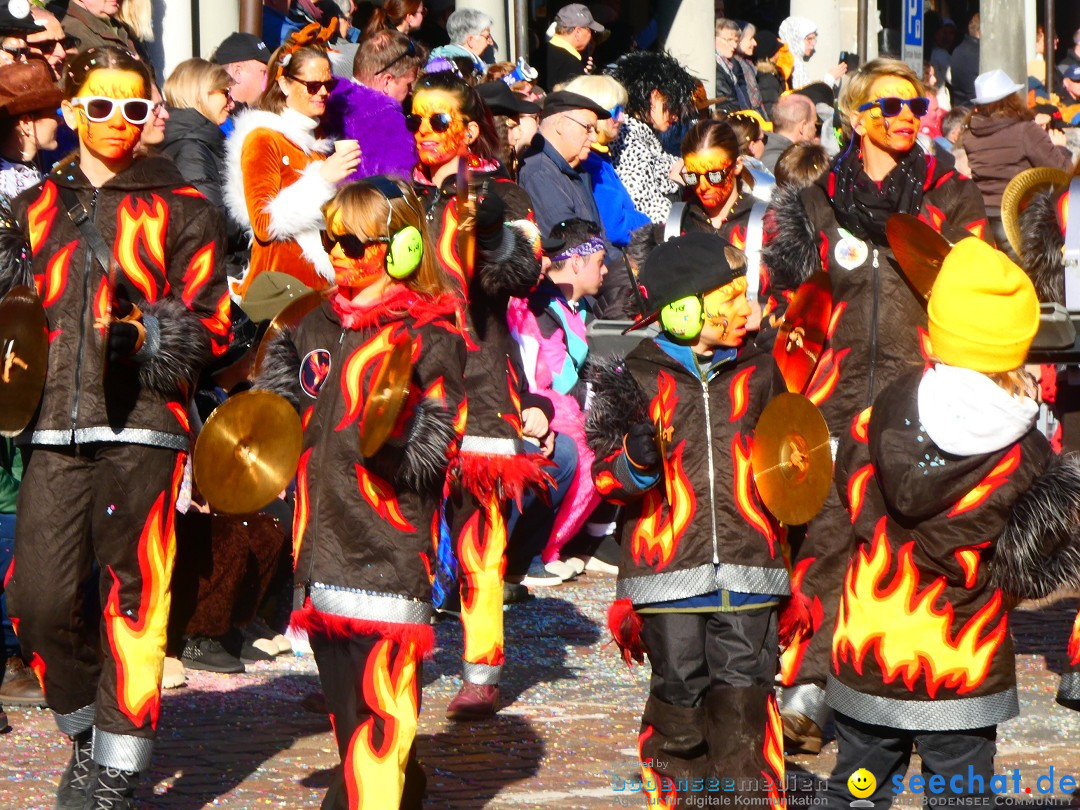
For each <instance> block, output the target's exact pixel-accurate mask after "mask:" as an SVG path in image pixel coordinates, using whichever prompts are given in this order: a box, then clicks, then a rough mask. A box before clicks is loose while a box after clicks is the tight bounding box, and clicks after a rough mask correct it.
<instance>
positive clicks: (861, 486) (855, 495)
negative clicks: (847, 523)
mask: <svg viewBox="0 0 1080 810" xmlns="http://www.w3.org/2000/svg"><path fill="white" fill-rule="evenodd" d="M873 477H874V465H873V464H866V465H865V466H862V467H860V468H859V469H858V470H856V471H855V474H854V475H853V476H851V478H849V479H848V486H847V496H848V504H849V510H850V512H851V522H852V523H854V522H855V521H856V520H858V519H859V513H860V512H861V511H862V508H863V504H864V503H865V502H866V486H867V484H869V483H870V479H871V478H873Z"/></svg>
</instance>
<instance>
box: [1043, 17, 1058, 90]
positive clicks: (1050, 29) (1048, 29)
mask: <svg viewBox="0 0 1080 810" xmlns="http://www.w3.org/2000/svg"><path fill="white" fill-rule="evenodd" d="M1043 9H1044V14H1043V16H1044V17H1045V18H1046V21H1045V22H1044V23H1043V31H1044V32H1045V35H1044V36H1043V58H1044V59H1045V60H1046V92H1047V93H1053V92H1054V77H1055V76H1056V75H1057V67H1056V66H1055V65H1054V57H1055V55H1056V54H1055V49H1054V0H1046V2H1045V3H1043Z"/></svg>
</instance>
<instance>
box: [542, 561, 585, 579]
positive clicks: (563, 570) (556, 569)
mask: <svg viewBox="0 0 1080 810" xmlns="http://www.w3.org/2000/svg"><path fill="white" fill-rule="evenodd" d="M544 569H545V570H546V571H547V572H548V573H549V574H554V575H555V576H557V577H559V579H561V580H562V581H563V582H566V581H567V580H571V579H574V578H575V577H576V576H577V575H578V572H577V571H575V570H574V566H572V565H571V564H570V563H568V562H563V561H562V560H552V561H551V562H549V563H545V564H544Z"/></svg>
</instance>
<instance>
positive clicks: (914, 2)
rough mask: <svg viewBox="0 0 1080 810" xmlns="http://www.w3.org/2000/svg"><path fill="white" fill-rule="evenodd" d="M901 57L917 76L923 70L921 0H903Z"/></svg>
mask: <svg viewBox="0 0 1080 810" xmlns="http://www.w3.org/2000/svg"><path fill="white" fill-rule="evenodd" d="M903 3H904V45H903V53H902V56H903V59H904V61H905V62H907V63H908V66H909V67H910V68H911V69H912V70H914V71H915V73H916V74H917V75H919V76H922V70H923V0H903Z"/></svg>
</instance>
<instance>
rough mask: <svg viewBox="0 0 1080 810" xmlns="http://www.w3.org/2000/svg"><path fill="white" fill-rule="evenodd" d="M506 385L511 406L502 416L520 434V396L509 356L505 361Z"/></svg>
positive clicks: (516, 378) (515, 374)
mask: <svg viewBox="0 0 1080 810" xmlns="http://www.w3.org/2000/svg"><path fill="white" fill-rule="evenodd" d="M506 367H507V373H506V386H507V388H508V389H509V393H510V404H511V408H510V411H509V413H504V414H503V415H502V418H503V419H505V420H506V422H507V423H508V424H509V425H510V427H512V428H513V429H514V431H515V432H516V433H517V435H518V436H520V435H521V396H520V395H519V394H518V388H517V387H518V375H517V372H516V371H515V370H514V364H513V363H511V362H510V360H509V358H508V359H507V361H506Z"/></svg>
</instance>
